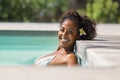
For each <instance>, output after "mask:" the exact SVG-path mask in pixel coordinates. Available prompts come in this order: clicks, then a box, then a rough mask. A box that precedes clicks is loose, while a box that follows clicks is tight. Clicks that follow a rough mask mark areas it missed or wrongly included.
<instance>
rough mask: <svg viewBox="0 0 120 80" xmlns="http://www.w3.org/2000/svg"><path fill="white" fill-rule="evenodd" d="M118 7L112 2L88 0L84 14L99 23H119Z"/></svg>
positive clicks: (110, 0) (111, 0)
mask: <svg viewBox="0 0 120 80" xmlns="http://www.w3.org/2000/svg"><path fill="white" fill-rule="evenodd" d="M118 7H119V5H118V3H117V2H115V1H113V0H88V3H87V7H86V14H87V15H88V16H89V17H91V18H93V19H94V20H95V21H96V22H99V23H120V15H119V12H118Z"/></svg>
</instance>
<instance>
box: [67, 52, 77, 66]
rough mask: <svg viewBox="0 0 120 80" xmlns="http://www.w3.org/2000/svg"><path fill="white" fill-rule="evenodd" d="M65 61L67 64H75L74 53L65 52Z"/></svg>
mask: <svg viewBox="0 0 120 80" xmlns="http://www.w3.org/2000/svg"><path fill="white" fill-rule="evenodd" d="M66 62H67V64H68V65H75V64H77V59H76V56H75V54H74V53H71V54H67V56H66Z"/></svg>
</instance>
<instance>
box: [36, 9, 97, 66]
mask: <svg viewBox="0 0 120 80" xmlns="http://www.w3.org/2000/svg"><path fill="white" fill-rule="evenodd" d="M95 26H96V25H95V23H94V22H92V21H91V20H90V19H89V18H88V17H87V16H84V17H83V16H80V15H79V14H78V12H77V11H76V10H70V11H68V12H66V13H65V14H64V15H63V16H62V18H61V20H60V29H59V31H58V39H59V46H58V49H57V50H56V51H55V52H53V53H51V54H48V55H46V56H44V57H40V58H38V59H37V60H36V62H35V64H36V65H38V66H50V65H68V66H75V65H77V64H79V63H81V60H80V58H79V57H78V56H77V55H76V54H75V45H76V43H75V42H76V40H91V39H93V38H94V37H95V36H96V30H95Z"/></svg>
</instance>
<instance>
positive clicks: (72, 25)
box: [61, 19, 78, 30]
mask: <svg viewBox="0 0 120 80" xmlns="http://www.w3.org/2000/svg"><path fill="white" fill-rule="evenodd" d="M61 27H64V28H69V29H75V30H77V28H78V27H77V26H76V24H75V23H74V22H73V21H72V20H70V19H67V20H65V21H64V22H63V23H62V25H61Z"/></svg>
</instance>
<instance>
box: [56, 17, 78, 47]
mask: <svg viewBox="0 0 120 80" xmlns="http://www.w3.org/2000/svg"><path fill="white" fill-rule="evenodd" d="M77 36H78V27H77V26H76V25H75V23H74V22H73V21H72V20H70V19H67V20H65V21H64V22H63V23H62V25H61V26H60V30H59V32H58V38H59V46H60V47H64V48H65V47H66V48H70V47H73V45H74V44H75V41H76V39H77Z"/></svg>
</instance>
